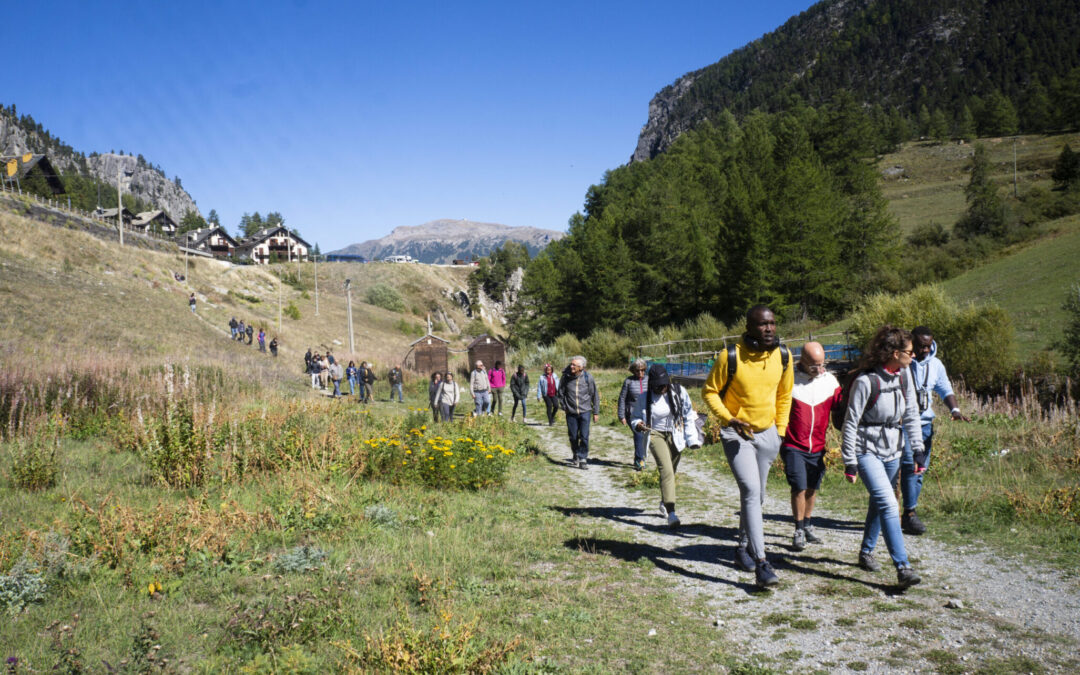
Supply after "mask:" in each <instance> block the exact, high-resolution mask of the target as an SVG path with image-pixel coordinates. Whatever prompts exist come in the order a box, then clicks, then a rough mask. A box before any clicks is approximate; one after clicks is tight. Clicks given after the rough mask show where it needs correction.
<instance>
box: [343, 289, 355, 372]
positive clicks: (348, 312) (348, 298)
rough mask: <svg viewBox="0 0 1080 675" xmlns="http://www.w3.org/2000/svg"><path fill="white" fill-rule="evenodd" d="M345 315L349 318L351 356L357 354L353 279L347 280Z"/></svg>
mask: <svg viewBox="0 0 1080 675" xmlns="http://www.w3.org/2000/svg"><path fill="white" fill-rule="evenodd" d="M345 313H346V315H347V316H348V318H349V354H350V355H351V354H355V353H356V344H355V342H354V341H353V330H352V279H346V280H345Z"/></svg>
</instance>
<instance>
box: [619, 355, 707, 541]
mask: <svg viewBox="0 0 1080 675" xmlns="http://www.w3.org/2000/svg"><path fill="white" fill-rule="evenodd" d="M696 421H697V413H696V412H694V406H693V404H692V403H691V402H690V395H689V394H688V393H686V389H685V388H684V387H680V386H679V385H677V384H672V383H671V379H670V378H669V377H668V372H667V369H666V368H664V366H662V365H660V364H659V363H654V364H653V365H652V367H651V368H649V387H648V393H647V394H645V395H643V396H639V397H638V399H637V401H636V402H635V403H634V413H633V419H632V420H631V421H630V428H631V429H633V430H634V431H637V432H640V433H644V434H648V436H649V441H648V442H649V452H651V453H652V456H653V459H655V460H656V465H657V466H658V467H660V511H661V513H662V514H663V515H666V516H667V521H668V526H669V527H672V528H675V527H678V526H679V524H680V521H679V517H678V516H677V515H675V471H676V470H678V468H679V460H680V459H681V458H682V451H683V450H684V449H685V448H686V447H688V446H689V447H700V446H701V438H700V437H698V435H697V424H696Z"/></svg>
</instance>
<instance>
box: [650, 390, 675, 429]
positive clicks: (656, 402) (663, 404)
mask: <svg viewBox="0 0 1080 675" xmlns="http://www.w3.org/2000/svg"><path fill="white" fill-rule="evenodd" d="M649 396H652V394H649ZM674 421H675V420H674V416H673V415H672V414H671V406H669V405H668V400H667V394H664V395H663V396H658V397H656V398H654V399H653V400H652V428H653V430H655V431H672V430H673V429H674Z"/></svg>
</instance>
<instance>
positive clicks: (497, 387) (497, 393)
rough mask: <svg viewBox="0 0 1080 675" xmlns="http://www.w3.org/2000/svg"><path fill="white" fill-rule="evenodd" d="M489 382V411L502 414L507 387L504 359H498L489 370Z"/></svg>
mask: <svg viewBox="0 0 1080 675" xmlns="http://www.w3.org/2000/svg"><path fill="white" fill-rule="evenodd" d="M488 384H490V385H491V404H490V406H491V407H490V409H489V410H488V412H490V413H495V412H496V411H497V412H498V414H499V415H502V401H503V391H504V390H505V389H506V371H505V370H503V364H502V361H496V362H495V367H494V368H492V369H491V370H489V371H488Z"/></svg>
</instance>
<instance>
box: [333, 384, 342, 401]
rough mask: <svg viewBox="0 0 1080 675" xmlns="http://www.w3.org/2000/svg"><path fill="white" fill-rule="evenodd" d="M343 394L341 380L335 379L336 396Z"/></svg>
mask: <svg viewBox="0 0 1080 675" xmlns="http://www.w3.org/2000/svg"><path fill="white" fill-rule="evenodd" d="M338 396H341V380H334V398H337V397H338Z"/></svg>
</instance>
